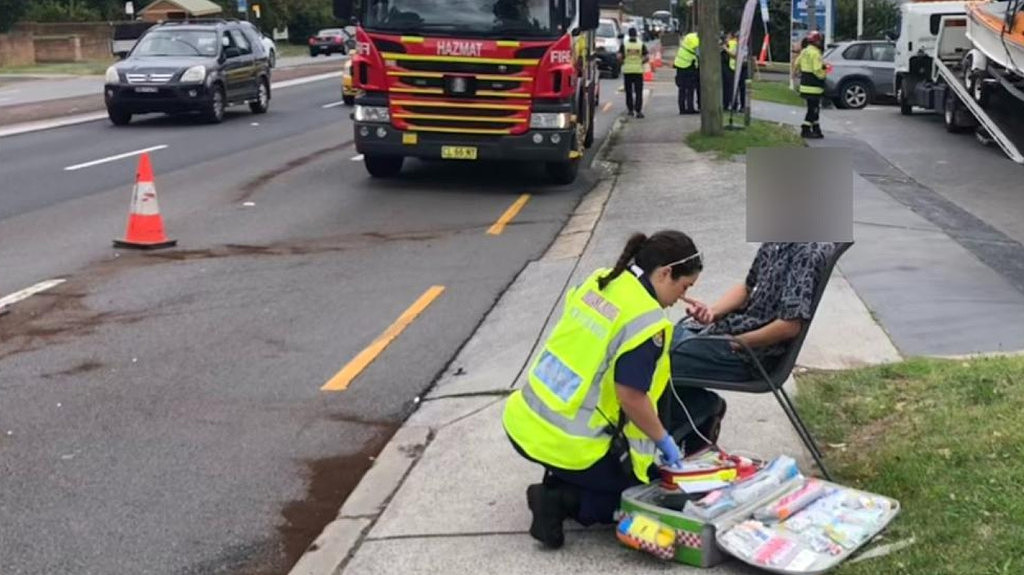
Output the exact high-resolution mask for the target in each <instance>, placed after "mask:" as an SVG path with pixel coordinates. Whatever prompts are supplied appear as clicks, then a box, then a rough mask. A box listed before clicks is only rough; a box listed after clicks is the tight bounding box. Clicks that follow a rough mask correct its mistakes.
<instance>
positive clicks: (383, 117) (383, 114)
mask: <svg viewBox="0 0 1024 575" xmlns="http://www.w3.org/2000/svg"><path fill="white" fill-rule="evenodd" d="M355 116H356V121H357V122H376V123H387V122H390V121H391V113H390V112H388V109H387V108H386V107H383V106H356V113H355Z"/></svg>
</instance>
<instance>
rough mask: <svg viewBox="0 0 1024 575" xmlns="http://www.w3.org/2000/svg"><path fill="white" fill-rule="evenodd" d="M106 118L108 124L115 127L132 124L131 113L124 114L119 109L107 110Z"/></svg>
mask: <svg viewBox="0 0 1024 575" xmlns="http://www.w3.org/2000/svg"><path fill="white" fill-rule="evenodd" d="M107 117H108V118H110V123H111V124H113V125H115V126H127V125H128V124H130V123H132V115H131V112H125V111H124V110H121V109H119V108H107Z"/></svg>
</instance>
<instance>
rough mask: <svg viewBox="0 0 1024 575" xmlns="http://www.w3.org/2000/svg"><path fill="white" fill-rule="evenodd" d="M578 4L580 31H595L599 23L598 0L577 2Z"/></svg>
mask: <svg viewBox="0 0 1024 575" xmlns="http://www.w3.org/2000/svg"><path fill="white" fill-rule="evenodd" d="M579 2H580V29H581V30H597V26H598V24H599V23H600V21H601V8H600V7H599V6H598V0H579Z"/></svg>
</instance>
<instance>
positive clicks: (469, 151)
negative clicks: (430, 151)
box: [441, 146, 476, 160]
mask: <svg viewBox="0 0 1024 575" xmlns="http://www.w3.org/2000/svg"><path fill="white" fill-rule="evenodd" d="M441 159H443V160H475V159H476V148H472V147H467V146H441Z"/></svg>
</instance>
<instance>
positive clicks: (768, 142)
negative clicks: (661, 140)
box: [686, 118, 805, 159]
mask: <svg viewBox="0 0 1024 575" xmlns="http://www.w3.org/2000/svg"><path fill="white" fill-rule="evenodd" d="M742 121H743V120H742V118H739V122H740V124H741V125H742ZM686 143H687V144H688V145H689V146H690V147H691V148H693V149H694V150H697V151H698V152H718V157H719V158H720V159H728V158H731V157H733V156H737V155H742V154H745V153H747V149H748V148H780V147H802V146H804V145H805V144H804V141H803V139H801V138H800V135H799V133H798V132H797V130H796V129H795V128H793V127H792V126H787V125H784V124H777V123H775V122H765V121H763V120H751V122H750V126H749V127H747V128H745V129H742V130H726V131H725V132H724V133H723V134H722V135H721V136H704V135H702V134H701V133H700V132H692V133H690V134H689V135H687V136H686Z"/></svg>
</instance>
